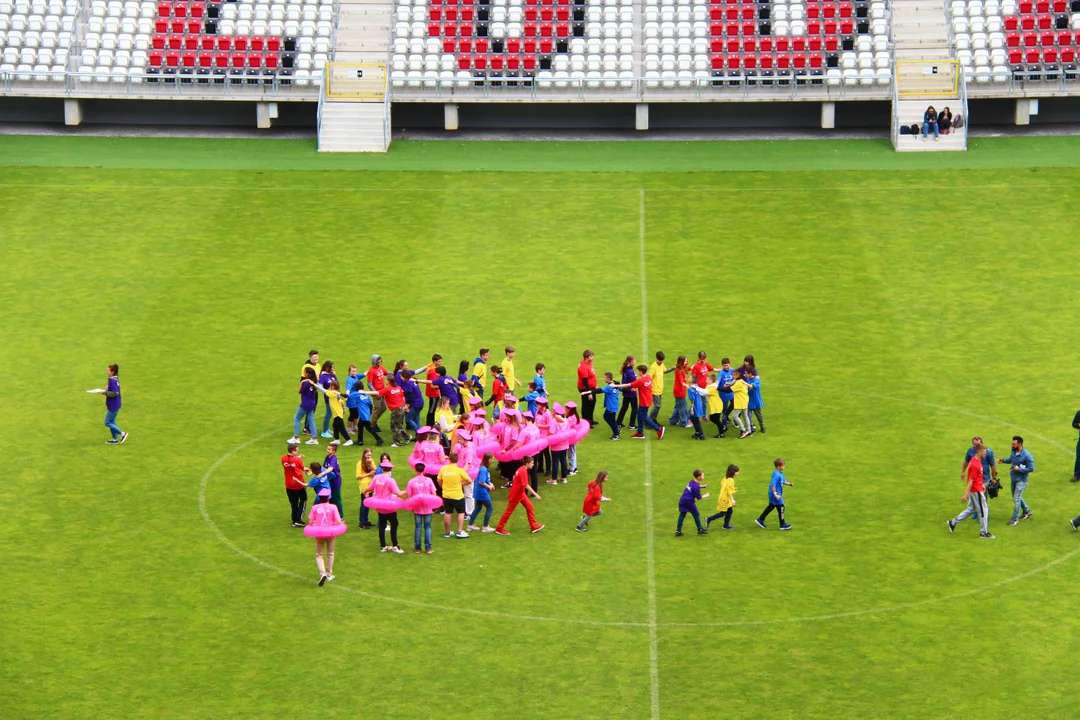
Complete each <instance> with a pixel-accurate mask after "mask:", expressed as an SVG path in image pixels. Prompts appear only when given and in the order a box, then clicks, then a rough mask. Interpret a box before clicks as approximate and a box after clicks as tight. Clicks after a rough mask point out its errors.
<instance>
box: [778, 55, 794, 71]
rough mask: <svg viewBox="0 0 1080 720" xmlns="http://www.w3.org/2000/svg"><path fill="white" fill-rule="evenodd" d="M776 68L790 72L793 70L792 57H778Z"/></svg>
mask: <svg viewBox="0 0 1080 720" xmlns="http://www.w3.org/2000/svg"><path fill="white" fill-rule="evenodd" d="M776 67H777V69H778V70H788V69H789V68H791V56H790V55H777V56H776Z"/></svg>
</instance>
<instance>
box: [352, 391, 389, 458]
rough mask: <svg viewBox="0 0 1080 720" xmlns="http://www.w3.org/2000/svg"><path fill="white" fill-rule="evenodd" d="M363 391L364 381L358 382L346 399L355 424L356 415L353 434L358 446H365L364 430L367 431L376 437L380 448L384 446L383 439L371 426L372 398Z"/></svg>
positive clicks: (376, 444)
mask: <svg viewBox="0 0 1080 720" xmlns="http://www.w3.org/2000/svg"><path fill="white" fill-rule="evenodd" d="M363 391H364V383H363V381H357V383H356V384H355V385H353V388H352V390H350V391H349V394H348V396H347V397H346V398H345V407H347V408H349V421H350V422H353V417H354V413H355V418H356V420H355V423H356V424H355V429H354V430H353V432H354V433H355V434H356V444H357V445H363V444H364V430H365V429H367V431H368V432H370V433H371V434H372V435H374V436H375V446H376V447H378V446H379V445H382V444H383V439H382V437H381V436H380V435H379V433H377V432H376V431H375V428H374V427H372V425H371V396H370V395H365V394H364V392H363Z"/></svg>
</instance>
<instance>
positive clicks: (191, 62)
mask: <svg viewBox="0 0 1080 720" xmlns="http://www.w3.org/2000/svg"><path fill="white" fill-rule="evenodd" d="M180 60H181V62H183V64H184V67H187V68H191V67H195V53H191V52H186V53H184V54H183V55H181V56H180Z"/></svg>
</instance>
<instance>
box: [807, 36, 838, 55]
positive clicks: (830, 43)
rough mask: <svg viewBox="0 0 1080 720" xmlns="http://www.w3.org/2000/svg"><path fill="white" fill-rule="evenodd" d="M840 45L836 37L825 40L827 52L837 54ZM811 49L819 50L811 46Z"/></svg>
mask: <svg viewBox="0 0 1080 720" xmlns="http://www.w3.org/2000/svg"><path fill="white" fill-rule="evenodd" d="M839 43H840V41H839V40H837V39H836V37H835V36H833V37H827V38H825V52H836V49H837V48H838V47H839ZM810 49H811V50H816V49H817V48H815V47H813V46H811V47H810Z"/></svg>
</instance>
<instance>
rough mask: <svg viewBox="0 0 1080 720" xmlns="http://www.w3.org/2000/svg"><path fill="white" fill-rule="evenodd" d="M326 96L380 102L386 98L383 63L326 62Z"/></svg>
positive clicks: (336, 98) (384, 67) (384, 65)
mask: <svg viewBox="0 0 1080 720" xmlns="http://www.w3.org/2000/svg"><path fill="white" fill-rule="evenodd" d="M325 83H326V84H325V87H326V97H328V98H331V99H334V100H358V101H360V102H382V101H383V100H384V99H385V98H386V64H385V63H327V64H326V77H325Z"/></svg>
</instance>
